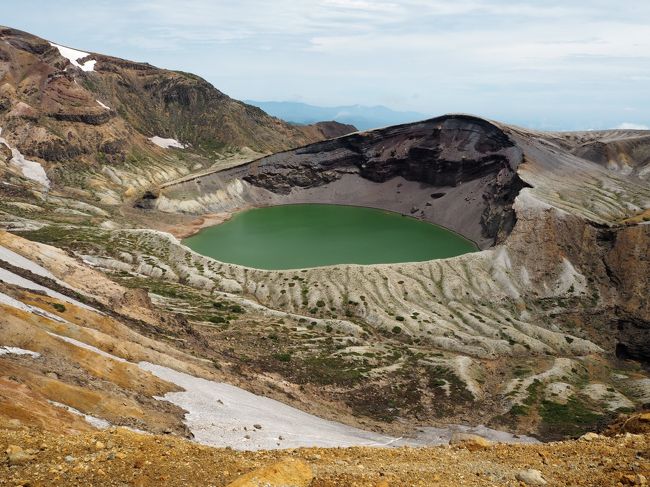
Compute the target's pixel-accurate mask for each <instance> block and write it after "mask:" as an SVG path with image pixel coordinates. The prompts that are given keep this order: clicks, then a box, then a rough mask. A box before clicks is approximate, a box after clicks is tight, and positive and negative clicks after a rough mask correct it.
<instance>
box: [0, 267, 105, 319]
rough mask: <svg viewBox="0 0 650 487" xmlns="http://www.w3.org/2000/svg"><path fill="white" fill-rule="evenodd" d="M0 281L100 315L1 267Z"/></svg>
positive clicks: (82, 304)
mask: <svg viewBox="0 0 650 487" xmlns="http://www.w3.org/2000/svg"><path fill="white" fill-rule="evenodd" d="M0 281H3V282H6V283H7V284H13V285H15V286H20V287H22V288H25V289H30V290H32V291H42V292H44V293H45V294H47V295H48V296H50V297H52V298H56V299H60V300H61V301H66V302H68V303H71V304H74V305H76V306H79V307H80V308H85V309H88V310H91V311H95V312H96V313H101V312H100V311H98V310H96V309H94V308H92V307H90V306H88V305H87V304H84V303H81V302H79V301H77V300H76V299H72V298H70V297H68V296H65V295H63V294H61V293H58V292H56V291H53V290H52V289H49V288H47V287H45V286H41V285H40V284H36V283H35V282H33V281H30V280H28V279H25V278H24V277H21V276H19V275H18V274H14V273H13V272H11V271H8V270H7V269H4V268H2V267H0Z"/></svg>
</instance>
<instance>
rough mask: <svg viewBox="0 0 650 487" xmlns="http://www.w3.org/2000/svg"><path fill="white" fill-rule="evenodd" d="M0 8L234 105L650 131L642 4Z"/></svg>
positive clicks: (204, 0)
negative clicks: (283, 104) (191, 80)
mask: <svg viewBox="0 0 650 487" xmlns="http://www.w3.org/2000/svg"><path fill="white" fill-rule="evenodd" d="M4 10H5V11H4V12H3V13H4V15H3V20H2V23H3V24H5V25H7V26H10V27H14V28H17V29H21V30H25V31H28V32H30V33H33V34H35V35H38V36H41V37H44V38H46V39H48V40H52V41H55V42H57V43H61V44H64V45H67V46H71V47H74V48H78V49H82V50H87V51H94V52H101V53H105V54H110V55H113V56H117V57H122V58H126V59H132V60H136V61H145V62H149V63H151V64H154V65H157V66H160V67H164V68H169V69H176V70H183V71H189V72H192V73H195V74H198V75H200V76H202V77H204V78H206V79H207V80H208V81H210V82H211V83H212V84H214V85H215V86H216V87H217V88H218V89H219V90H221V91H223V92H225V93H226V94H228V95H230V96H232V97H234V98H237V99H250V100H259V101H291V102H302V103H307V104H310V105H316V106H326V107H327V106H330V107H331V106H340V105H364V106H377V105H381V106H386V107H389V108H391V109H393V110H397V111H415V112H419V113H423V114H425V115H427V116H433V115H439V114H443V113H448V112H464V113H472V114H476V115H479V116H485V117H489V118H492V119H497V120H501V121H504V122H509V123H516V124H520V125H526V126H530V127H535V128H542V129H544V128H545V129H564V130H573V129H597V128H615V127H639V128H643V127H647V126H649V125H650V115H649V114H650V94H649V93H648V89H647V85H648V82H649V81H650V62H649V61H650V29H648V28H647V25H648V21H649V20H650V4H648V3H646V2H641V1H629V2H625V4H614V3H613V2H607V1H603V0H596V1H589V2H587V1H576V2H572V4H570V5H567V3H566V2H559V1H556V0H553V1H545V2H541V1H523V2H517V3H516V4H514V3H513V2H508V1H505V0H458V1H455V2H447V1H436V0H432V1H425V0H404V1H396V0H395V1H371V0H311V1H305V2H300V3H297V4H296V3H294V2H288V1H286V0H281V1H278V2H273V4H272V5H271V4H269V3H268V2H261V1H259V0H243V1H239V2H234V1H209V0H190V1H187V2H178V1H173V0H158V1H155V2H154V1H140V2H127V1H125V0H116V1H113V2H109V1H105V0H101V1H97V2H93V3H92V4H89V3H85V2H84V3H82V2H80V1H78V0H64V1H61V2H56V4H54V3H53V2H42V1H36V0H23V1H22V2H20V3H18V2H14V3H12V4H10V5H7V6H5V9H4ZM35 12H36V13H35Z"/></svg>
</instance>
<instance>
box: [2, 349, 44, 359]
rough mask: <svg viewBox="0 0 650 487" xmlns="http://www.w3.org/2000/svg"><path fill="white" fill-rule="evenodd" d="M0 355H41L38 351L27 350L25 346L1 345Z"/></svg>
mask: <svg viewBox="0 0 650 487" xmlns="http://www.w3.org/2000/svg"><path fill="white" fill-rule="evenodd" d="M0 355H30V356H31V357H34V358H38V357H40V356H41V354H40V353H38V352H32V351H31V350H25V349H24V348H18V347H8V346H4V347H1V346H0Z"/></svg>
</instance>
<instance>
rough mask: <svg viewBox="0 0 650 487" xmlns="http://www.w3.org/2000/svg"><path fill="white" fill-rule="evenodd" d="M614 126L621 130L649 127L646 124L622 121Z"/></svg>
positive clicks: (647, 128) (645, 128)
mask: <svg viewBox="0 0 650 487" xmlns="http://www.w3.org/2000/svg"><path fill="white" fill-rule="evenodd" d="M616 128H617V129H622V130H650V127H649V126H647V125H643V124H640V123H631V122H623V123H621V124H619V125H618V126H617V127H616Z"/></svg>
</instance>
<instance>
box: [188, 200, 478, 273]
mask: <svg viewBox="0 0 650 487" xmlns="http://www.w3.org/2000/svg"><path fill="white" fill-rule="evenodd" d="M183 243H184V244H185V245H187V246H188V247H190V248H191V249H192V250H194V251H196V252H198V253H200V254H203V255H206V256H208V257H213V258H215V259H217V260H220V261H222V262H229V263H232V264H241V265H244V266H248V267H255V268H258V269H275V270H279V269H300V268H304V267H318V266H325V265H332V264H381V263H395V262H416V261H424V260H431V259H443V258H447V257H454V256H456V255H460V254H465V253H467V252H474V251H476V250H477V248H476V246H475V245H474V243H472V242H471V241H469V240H467V239H465V238H463V237H461V236H460V235H458V234H456V233H453V232H451V231H449V230H447V229H445V228H442V227H439V226H437V225H432V224H430V223H426V222H423V221H420V220H416V219H414V218H410V217H405V216H402V215H399V214H397V213H392V212H388V211H382V210H375V209H372V208H362V207H358V206H339V205H316V204H313V205H312V204H309V205H284V206H271V207H267V208H256V209H253V210H247V211H243V212H240V213H237V214H236V215H234V216H233V217H232V218H231V219H230V220H228V221H227V222H225V223H222V224H221V225H216V226H213V227H209V228H205V229H203V230H201V231H200V232H199V233H197V234H196V235H193V236H192V237H189V238H187V239H185V240H184V241H183Z"/></svg>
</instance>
